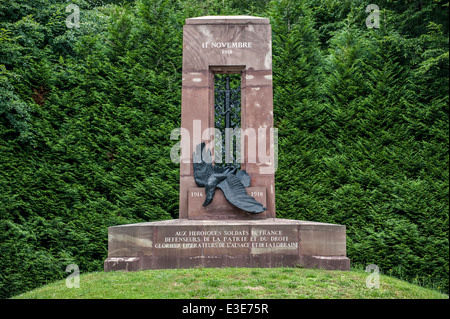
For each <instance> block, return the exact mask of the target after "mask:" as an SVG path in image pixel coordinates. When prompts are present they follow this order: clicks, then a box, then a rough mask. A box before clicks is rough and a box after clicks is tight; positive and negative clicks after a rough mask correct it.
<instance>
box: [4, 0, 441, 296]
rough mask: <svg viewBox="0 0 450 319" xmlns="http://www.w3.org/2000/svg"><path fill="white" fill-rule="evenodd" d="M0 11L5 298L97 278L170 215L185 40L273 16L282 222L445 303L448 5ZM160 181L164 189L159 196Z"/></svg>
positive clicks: (336, 0) (306, 0) (170, 1)
mask: <svg viewBox="0 0 450 319" xmlns="http://www.w3.org/2000/svg"><path fill="white" fill-rule="evenodd" d="M71 3H74V4H77V5H78V6H79V7H80V28H67V27H66V24H65V21H66V18H67V17H68V15H69V14H70V13H67V12H66V10H65V9H66V6H67V4H68V2H66V1H63V0H46V1H44V0H30V1H19V0H0V255H1V256H2V258H1V260H0V297H9V296H12V295H15V294H18V293H21V292H24V291H26V290H30V289H32V288H35V287H38V286H40V285H42V284H44V283H48V282H50V281H54V280H57V279H62V278H64V277H65V276H67V273H65V267H66V266H67V265H68V264H71V263H75V264H78V265H79V267H80V269H81V271H82V272H88V271H99V270H101V269H102V265H103V260H104V259H105V258H106V255H107V227H108V226H112V225H118V224H126V223H134V222H143V221H155V220H163V219H170V218H177V217H178V183H179V168H178V165H177V164H174V163H172V162H171V160H170V155H169V154H170V149H171V147H172V146H173V144H174V142H173V141H171V140H170V138H169V137H170V133H171V131H172V130H173V129H174V128H177V127H179V125H180V116H181V112H180V103H181V60H182V30H183V29H182V27H183V24H184V19H186V18H190V17H195V16H202V15H236V14H249V15H256V16H263V17H268V18H270V21H271V25H272V33H273V68H274V117H275V126H276V127H277V128H278V129H279V152H278V154H279V158H278V170H277V173H276V188H277V190H276V204H277V216H278V217H281V218H293V219H302V220H313V221H321V222H330V223H339V224H344V225H346V226H347V251H348V256H349V258H350V259H351V261H352V263H353V264H362V265H367V264H369V263H374V264H377V265H378V266H379V267H380V269H381V270H382V271H383V272H385V273H388V274H390V275H395V276H398V277H401V278H402V279H406V280H409V281H416V282H420V283H422V284H424V285H427V286H434V287H435V288H438V289H440V290H441V291H443V292H446V293H448V270H449V269H448V259H449V246H448V240H449V234H448V226H449V221H448V212H449V205H448V204H449V199H448V198H449V183H448V181H449V166H448V165H449V155H448V144H449V121H448V102H449V101H448V96H449V94H448V85H449V82H448V78H449V76H448V70H449V69H448V67H449V56H448V45H449V41H448V39H449V37H448V27H449V26H448V1H444V0H435V1H428V2H424V1H415V0H408V1H396V0H383V1H378V2H377V4H378V6H379V8H380V28H378V29H376V28H374V29H370V28H367V27H366V25H365V20H366V18H367V15H368V13H366V11H365V7H366V5H367V3H366V2H364V1H362V0H345V1H342V0H303V1H300V0H272V1H269V0H259V1H251V0H240V1H235V0H224V1H223V0H201V1H196V0H136V1H112V0H111V1H107V0H104V1H100V0H98V1H96V0H73V1H71ZM155 185H158V186H155Z"/></svg>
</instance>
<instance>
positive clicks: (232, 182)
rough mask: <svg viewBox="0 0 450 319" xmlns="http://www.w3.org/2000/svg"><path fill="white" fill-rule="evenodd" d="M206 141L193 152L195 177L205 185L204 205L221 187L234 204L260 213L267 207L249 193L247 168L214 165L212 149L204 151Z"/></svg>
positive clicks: (229, 200)
mask: <svg viewBox="0 0 450 319" xmlns="http://www.w3.org/2000/svg"><path fill="white" fill-rule="evenodd" d="M204 148H205V143H204V142H202V143H201V144H199V145H197V147H196V152H194V154H193V160H194V161H193V166H194V179H195V183H197V185H198V186H200V187H205V192H206V199H205V202H204V203H203V206H207V205H208V204H209V203H211V201H212V199H213V197H214V194H215V191H216V188H220V189H221V190H222V192H223V194H224V195H225V198H226V199H227V201H228V202H230V203H231V204H232V205H234V206H236V207H237V208H240V209H242V210H245V211H247V212H250V213H253V214H259V213H262V212H264V211H265V210H266V208H265V207H264V206H263V204H261V203H260V202H258V201H257V200H256V199H255V198H253V197H252V196H250V195H248V194H247V191H246V190H245V188H246V187H249V186H250V182H251V178H250V175H248V173H247V172H246V171H245V170H240V171H238V170H237V169H236V168H233V167H218V166H214V165H212V158H211V150H209V149H208V150H207V151H206V152H204ZM205 160H206V161H205Z"/></svg>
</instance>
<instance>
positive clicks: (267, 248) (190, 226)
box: [104, 218, 350, 271]
mask: <svg viewBox="0 0 450 319" xmlns="http://www.w3.org/2000/svg"><path fill="white" fill-rule="evenodd" d="M199 266H201V267H261V268H264V267H295V266H300V267H306V268H323V269H339V270H349V269H350V260H349V259H348V258H347V257H346V235H345V226H343V225H336V224H326V223H318V222H309V221H298V220H288V219H279V218H270V219H265V220H232V221H225V220H224V221H222V220H187V219H176V220H167V221H159V222H149V223H138V224H129V225H121V226H113V227H109V229H108V258H107V259H106V260H105V263H104V269H105V271H110V270H128V271H134V270H140V269H165V268H190V267H199Z"/></svg>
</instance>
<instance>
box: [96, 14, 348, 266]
mask: <svg viewBox="0 0 450 319" xmlns="http://www.w3.org/2000/svg"><path fill="white" fill-rule="evenodd" d="M227 75H229V76H232V77H231V80H230V78H229V77H227ZM182 76H183V80H182V101H181V130H180V132H181V141H180V143H179V147H180V158H179V160H180V206H179V207H180V212H179V219H175V220H167V221H157V222H147V223H138V224H129V225H120V226H113V227H109V229H108V258H107V259H106V260H105V262H104V269H105V271H110V270H130V271H131V270H140V269H158V268H189V267H196V266H204V267H279V266H284V267H286V266H288V267H294V266H303V267H307V268H309V267H318V268H325V269H340V270H348V269H349V268H350V260H349V259H348V258H347V257H346V233H345V226H343V225H336V224H327V223H319V222H311V221H299V220H288V219H279V218H276V210H275V189H276V188H275V172H276V157H277V154H276V152H277V150H276V131H275V130H274V127H273V93H272V92H273V86H272V42H271V28H270V23H269V19H267V18H258V17H251V16H208V17H199V18H192V19H186V24H185V26H184V37H183V74H182ZM224 77H227V79H226V80H224ZM219 81H222V82H223V83H226V85H225V84H224V86H223V87H221V86H220V85H219ZM216 82H217V83H216ZM232 85H234V87H233V88H232V87H231V86H232ZM236 92H237V93H239V94H240V99H237V100H233V94H235V93H236ZM221 94H222V95H221ZM221 96H222V97H223V99H222V98H221ZM236 101H237V102H236ZM233 124H234V126H233ZM227 130H228V131H227ZM220 135H222V136H220ZM230 135H231V136H235V137H233V138H234V139H235V140H236V147H235V148H233V147H232V146H231V147H230V144H223V145H226V146H225V147H224V149H225V151H224V150H223V149H222V150H220V147H219V146H218V145H219V144H220V143H221V138H222V139H224V140H225V141H227V138H226V137H225V136H227V137H229V136H230ZM218 141H219V142H220V143H219V144H218ZM202 142H204V143H205V144H206V148H205V149H209V150H211V152H212V153H211V154H212V159H213V163H211V165H214V166H216V165H217V167H219V165H222V163H223V167H228V168H230V169H231V168H233V167H236V162H238V164H237V165H238V166H237V167H236V168H235V171H239V170H245V171H246V172H247V174H248V176H249V177H250V179H251V182H250V185H247V186H248V187H246V188H245V190H246V192H247V194H248V196H251V197H252V198H254V199H255V200H256V201H257V202H259V203H261V204H262V205H263V206H264V208H265V210H264V211H263V212H261V213H258V214H255V213H251V212H248V211H245V210H243V209H240V208H237V207H236V206H235V205H233V204H231V203H230V202H229V199H228V200H227V198H226V197H225V196H224V192H223V191H222V190H221V189H219V188H217V189H216V190H215V195H214V197H213V200H212V202H211V203H209V204H208V205H206V206H203V205H202V204H203V203H204V201H205V198H206V193H205V187H200V186H199V185H198V184H197V183H196V180H195V178H194V165H193V162H194V159H193V158H194V152H195V151H196V147H197V146H198V145H199V144H200V143H202ZM238 142H239V143H238ZM225 143H227V142H225ZM230 143H231V145H233V143H232V142H230ZM228 149H231V150H234V151H235V152H238V149H239V150H240V151H239V155H238V156H237V155H236V154H231V155H230V157H228V159H230V158H231V159H233V160H234V161H233V163H231V162H230V161H227V155H226V154H225V160H224V161H222V163H220V162H221V159H223V153H224V152H225V153H226V152H227V150H228ZM230 153H232V152H230ZM236 159H237V160H236ZM227 164H228V166H227Z"/></svg>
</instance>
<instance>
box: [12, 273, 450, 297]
mask: <svg viewBox="0 0 450 319" xmlns="http://www.w3.org/2000/svg"><path fill="white" fill-rule="evenodd" d="M368 275H369V274H368V273H366V272H364V271H360V270H359V271H326V270H318V269H301V268H268V269H266V268H264V269H263V268H194V269H171V270H146V271H138V272H129V273H127V272H108V273H104V272H93V273H86V274H81V276H80V277H79V280H80V281H79V288H68V287H67V286H66V280H60V281H57V282H54V283H51V284H48V285H45V286H43V287H41V288H38V289H35V290H32V291H29V292H27V293H23V294H20V295H18V296H15V297H14V298H18V299H19V298H24V299H28V298H39V299H47V298H49V299H52V298H58V299H64V298H71V299H72V298H82V299H91V298H95V299H98V298H113V299H119V298H127V299H142V298H148V299H154V298H164V299H165V298H177V299H183V298H188V299H190V298H204V299H210V298H211V299H212V298H227V299H237V298H239V299H241V298H242V299H246V298H252V299H253V298H254V299H261V298H276V299H278V298H289V299H294V298H302V299H322V298H325V299H327V298H331V299H341V298H350V299H364V298H371V299H378V298H381V299H386V298H389V299H390V298H407V299H412V298H420V299H448V295H446V294H441V293H439V292H437V291H435V290H431V289H427V288H423V287H420V286H417V285H414V284H411V283H407V282H405V281H402V280H399V279H396V278H393V277H389V276H385V275H380V279H379V282H380V286H379V288H371V289H370V288H367V286H366V279H367V277H368ZM69 282H72V281H70V279H69Z"/></svg>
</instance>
